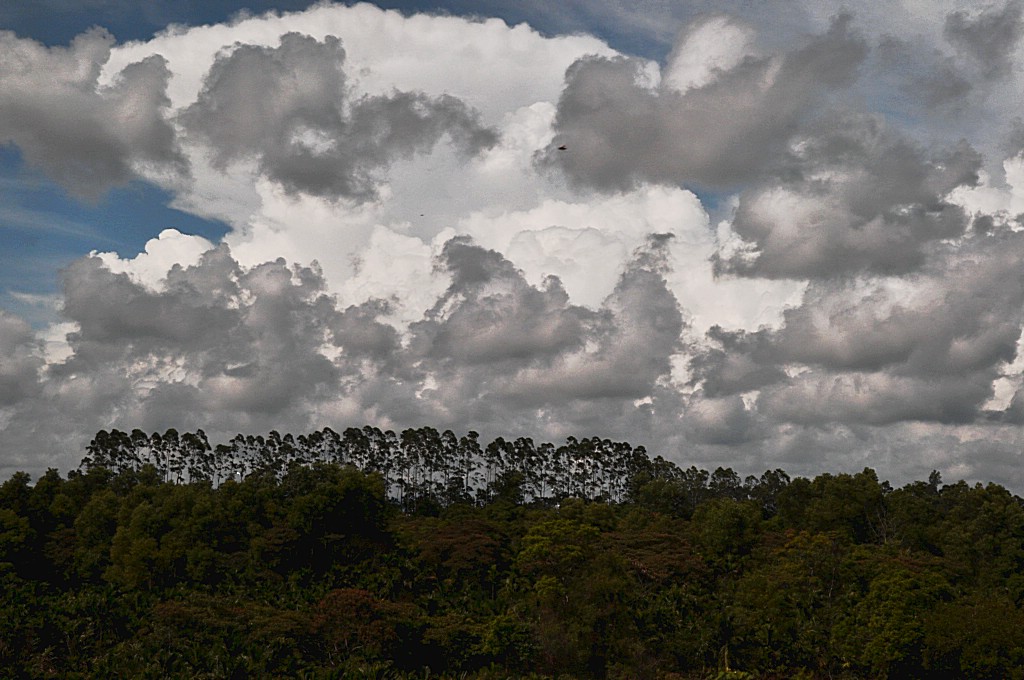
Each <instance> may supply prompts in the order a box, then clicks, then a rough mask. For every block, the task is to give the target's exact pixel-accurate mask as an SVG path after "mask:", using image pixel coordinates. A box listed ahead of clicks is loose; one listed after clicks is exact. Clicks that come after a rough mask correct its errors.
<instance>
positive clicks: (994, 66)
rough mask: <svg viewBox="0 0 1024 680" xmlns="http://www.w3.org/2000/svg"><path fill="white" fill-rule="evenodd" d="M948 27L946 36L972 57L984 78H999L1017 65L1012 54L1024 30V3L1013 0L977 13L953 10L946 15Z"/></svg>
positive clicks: (946, 25)
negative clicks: (999, 7)
mask: <svg viewBox="0 0 1024 680" xmlns="http://www.w3.org/2000/svg"><path fill="white" fill-rule="evenodd" d="M944 29H945V30H944V35H945V37H946V40H948V41H949V42H950V43H951V44H952V45H953V46H954V47H956V48H957V49H958V50H959V51H961V52H963V53H964V54H965V55H967V56H969V57H970V58H972V59H973V60H974V61H975V62H976V64H977V66H978V68H979V70H980V71H981V74H982V76H983V77H984V78H986V79H992V78H999V77H1002V76H1004V75H1006V74H1007V73H1008V72H1009V71H1010V69H1011V68H1012V66H1013V62H1012V60H1011V56H1012V54H1013V51H1014V50H1015V49H1016V47H1017V44H1018V43H1019V42H1020V37H1021V34H1022V33H1024V4H1022V3H1021V2H1017V1H1013V2H1009V3H1007V4H1006V5H1005V6H1004V7H1003V8H1002V9H996V8H993V7H988V8H986V9H984V10H983V11H981V12H980V13H977V14H975V15H973V16H972V14H969V13H968V12H963V11H959V12H953V13H951V14H950V15H949V16H947V17H946V24H945V27H944Z"/></svg>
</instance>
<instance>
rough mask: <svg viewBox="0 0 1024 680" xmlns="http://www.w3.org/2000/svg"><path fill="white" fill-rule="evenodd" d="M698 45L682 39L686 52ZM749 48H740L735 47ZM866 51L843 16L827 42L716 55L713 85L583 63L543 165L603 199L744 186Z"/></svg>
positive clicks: (641, 67)
mask: <svg viewBox="0 0 1024 680" xmlns="http://www.w3.org/2000/svg"><path fill="white" fill-rule="evenodd" d="M701 37H702V36H701V33H700V31H696V32H695V34H684V35H683V36H682V38H683V40H684V43H683V45H682V46H681V47H680V48H678V49H679V51H680V52H682V53H686V52H688V51H689V50H688V49H687V46H686V43H685V41H687V40H699V39H701ZM743 47H744V44H743V43H742V41H741V42H740V43H739V44H738V45H737V48H738V49H743ZM866 50H867V48H866V46H865V44H864V42H863V40H862V39H861V38H859V37H858V36H857V35H856V34H855V33H854V32H853V31H852V29H851V27H850V17H848V16H842V17H839V18H837V19H836V20H835V22H833V24H832V26H831V27H830V28H829V30H828V31H827V32H826V33H825V34H824V35H821V36H817V37H816V38H814V39H813V40H811V41H809V42H808V43H807V44H806V45H803V46H801V47H799V48H797V49H794V50H792V51H790V52H787V53H784V54H779V55H773V56H768V57H761V58H756V57H752V56H741V57H740V58H739V59H738V60H737V59H735V58H729V57H728V55H727V56H725V57H723V56H722V55H719V54H713V55H712V59H713V60H714V61H712V62H711V63H710V64H709V68H708V74H709V75H710V80H708V81H707V82H704V83H702V84H701V85H700V86H699V87H690V88H689V89H687V90H685V91H680V90H678V89H676V87H678V86H679V83H678V82H677V79H676V78H673V77H670V78H668V79H664V78H662V79H661V82H660V84H658V83H653V82H651V80H652V79H651V78H650V77H649V76H648V75H647V73H646V72H645V63H644V62H642V61H640V60H637V59H630V58H626V57H616V58H610V59H609V58H602V57H588V58H584V59H582V60H580V61H578V62H577V63H575V64H574V65H573V66H572V67H571V68H570V69H569V71H568V72H567V73H566V85H565V89H564V90H563V92H562V96H561V98H560V99H559V102H558V114H557V117H556V119H555V125H554V130H555V138H554V143H553V145H554V150H550V149H549V150H546V151H545V152H543V153H542V154H541V155H540V157H539V162H540V163H541V164H543V165H549V166H554V167H558V168H560V169H561V170H562V171H563V172H565V174H566V176H567V177H568V178H569V180H570V181H571V182H573V183H574V184H575V185H578V186H585V187H593V188H596V189H599V190H602V191H625V190H628V189H631V188H633V187H635V186H637V185H638V184H639V183H642V182H656V183H665V184H672V185H679V186H697V187H709V188H716V189H718V188H731V187H736V186H739V185H741V184H742V183H743V182H745V181H750V180H752V179H754V178H756V177H757V176H758V174H759V173H760V172H761V171H762V170H763V169H764V168H765V166H766V165H768V164H770V163H772V162H773V161H774V160H775V159H776V157H777V156H778V154H780V153H781V152H782V151H783V150H784V149H785V146H786V143H787V141H788V139H789V137H790V136H791V135H792V134H793V133H794V132H796V130H797V129H798V127H799V124H800V121H801V119H802V118H803V117H804V116H805V115H806V113H807V110H808V109H809V108H811V107H813V105H814V104H815V103H816V102H817V101H818V100H819V99H820V98H822V97H823V96H824V95H825V94H826V93H827V92H829V91H830V90H834V89H836V88H841V87H843V86H845V85H849V84H850V83H851V82H852V80H853V78H854V77H855V75H856V73H857V68H858V66H859V64H860V63H861V61H862V60H863V59H864V56H865V54H866ZM741 54H742V53H741ZM720 64H721V65H722V66H728V68H723V67H722V66H720ZM671 75H673V72H670V76H671ZM709 75H705V76H704V78H705V79H707V78H708V77H709ZM698 82H699V81H698ZM561 146H565V147H566V149H565V153H559V147H561Z"/></svg>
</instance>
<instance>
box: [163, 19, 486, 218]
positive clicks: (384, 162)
mask: <svg viewBox="0 0 1024 680" xmlns="http://www.w3.org/2000/svg"><path fill="white" fill-rule="evenodd" d="M344 61H345V50H344V49H343V47H342V45H341V41H340V40H338V39H337V38H335V37H332V36H328V37H327V38H325V39H324V41H323V42H319V41H317V40H316V39H314V38H311V37H309V36H304V35H300V34H297V33H288V34H286V35H284V36H282V37H281V45H280V46H279V47H276V48H269V47H260V46H254V45H239V46H236V47H235V48H234V49H233V50H232V51H231V52H230V53H228V54H226V55H221V56H220V57H218V58H217V60H216V61H215V62H214V64H213V66H212V68H211V69H210V72H209V73H208V74H207V77H206V79H205V81H204V85H203V89H202V91H201V92H200V94H199V98H198V100H197V101H196V102H195V103H194V104H193V105H192V106H190V107H189V108H188V109H186V110H185V111H184V112H183V113H182V114H181V115H180V116H179V121H180V122H181V123H182V125H183V126H184V127H185V129H186V130H187V132H188V134H190V135H192V136H194V137H196V138H198V139H202V140H203V141H204V142H205V143H207V144H208V145H209V146H210V147H211V148H213V149H214V152H215V161H216V163H217V164H218V165H219V166H220V167H221V168H226V166H227V165H228V164H229V163H231V162H233V161H236V160H245V159H255V160H256V161H257V162H258V164H259V167H260V170H261V171H262V172H263V173H265V174H266V176H267V177H269V178H270V179H272V180H274V181H275V182H278V183H279V184H280V185H281V186H282V187H284V188H285V189H286V190H287V191H289V192H292V193H297V192H303V193H307V194H311V195H315V196H322V197H330V198H350V199H357V200H364V199H370V198H373V197H375V196H376V185H377V183H378V182H379V180H380V177H379V174H380V173H381V172H382V171H383V170H385V169H386V168H387V167H388V166H389V165H390V163H391V162H392V161H393V160H395V159H397V158H408V157H411V156H413V155H414V154H417V153H426V152H429V151H430V150H431V149H432V148H433V147H434V145H435V144H437V143H438V142H439V141H440V140H441V139H442V138H443V137H446V136H447V137H448V138H450V140H451V141H452V143H453V144H454V145H455V146H456V148H458V149H460V150H461V151H462V152H464V153H465V154H467V155H474V154H476V153H479V152H480V151H482V150H483V149H486V148H489V147H490V146H492V145H493V144H494V143H495V142H496V141H497V133H496V132H495V131H493V130H492V129H490V128H487V127H485V126H484V125H483V124H482V123H481V122H480V120H479V115H478V113H477V112H476V111H474V110H473V109H471V108H470V107H468V106H466V104H465V103H463V102H462V101H461V100H459V99H457V98H456V97H452V96H449V95H442V96H439V97H429V96H427V95H425V94H423V93H416V92H397V91H396V92H393V93H391V94H388V95H376V96H363V97H359V98H356V99H352V98H351V97H350V93H349V90H348V87H347V84H346V76H345V72H344V69H343V66H344Z"/></svg>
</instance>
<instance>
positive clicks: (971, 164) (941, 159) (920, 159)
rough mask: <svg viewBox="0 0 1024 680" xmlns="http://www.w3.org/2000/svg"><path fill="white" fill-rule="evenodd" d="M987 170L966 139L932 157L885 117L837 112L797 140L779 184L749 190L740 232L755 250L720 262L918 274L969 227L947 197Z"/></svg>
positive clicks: (777, 270)
mask: <svg viewBox="0 0 1024 680" xmlns="http://www.w3.org/2000/svg"><path fill="white" fill-rule="evenodd" d="M980 166H981V156H980V155H979V154H978V153H977V152H976V151H974V150H973V149H972V148H971V147H970V146H969V145H967V144H966V143H965V142H961V143H960V144H958V145H956V146H954V147H953V148H952V149H949V150H948V151H945V152H943V153H940V154H937V155H934V156H930V155H928V154H927V153H926V152H925V151H924V150H923V149H921V148H920V147H919V146H918V145H917V144H915V143H913V142H912V141H910V140H909V139H907V138H905V137H904V136H902V135H901V134H900V133H899V132H897V131H896V130H893V129H892V128H890V127H889V126H888V125H886V124H885V122H884V121H883V120H882V119H881V118H879V117H877V116H872V115H863V114H849V113H846V114H840V113H836V114H833V115H832V116H829V117H827V118H825V119H823V120H821V121H820V122H818V123H816V124H815V125H814V126H812V127H810V128H808V129H807V130H806V131H804V132H802V133H801V134H800V135H798V136H796V137H794V139H793V141H792V145H791V147H790V150H789V152H788V154H787V159H786V165H785V167H784V169H783V170H782V171H780V173H779V176H778V178H777V179H775V180H773V181H769V182H766V183H764V184H762V185H759V186H757V187H755V188H751V189H748V190H746V191H744V192H743V193H742V194H741V196H740V203H739V207H738V208H737V211H736V214H735V217H734V220H733V225H732V226H733V229H734V230H735V231H736V233H738V234H739V235H740V236H741V237H742V238H743V239H744V240H745V241H746V242H747V243H748V244H749V245H751V246H753V247H754V251H753V253H743V254H741V255H740V256H739V257H734V258H732V259H728V258H727V259H725V260H723V261H720V262H719V263H718V264H719V266H721V267H722V268H723V269H725V270H731V271H734V272H738V273H741V274H749V275H757V276H765V277H770V278H829V277H835V276H846V275H849V274H851V273H857V272H864V271H870V272H874V273H880V274H897V273H905V272H910V271H913V270H915V269H917V268H919V267H920V266H921V265H922V264H923V263H924V261H925V250H924V249H925V247H926V246H927V244H928V243H929V242H934V241H937V240H940V239H946V238H952V237H956V236H959V235H961V234H962V233H963V232H964V230H965V229H966V227H967V225H968V216H967V215H966V214H965V213H964V212H963V210H962V209H961V208H960V207H959V206H956V205H953V204H951V203H949V202H947V201H946V199H945V197H946V196H947V194H948V193H949V192H950V191H952V190H953V189H954V188H956V187H958V186H964V185H967V186H972V185H974V184H975V183H977V181H978V171H979V169H980ZM751 254H753V257H751Z"/></svg>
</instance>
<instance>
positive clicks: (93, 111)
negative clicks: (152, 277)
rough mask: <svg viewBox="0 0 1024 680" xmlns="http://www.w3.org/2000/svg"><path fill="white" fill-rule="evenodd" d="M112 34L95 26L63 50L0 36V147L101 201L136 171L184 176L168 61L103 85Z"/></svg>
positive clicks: (132, 68) (141, 65) (139, 65)
mask: <svg viewBox="0 0 1024 680" xmlns="http://www.w3.org/2000/svg"><path fill="white" fill-rule="evenodd" d="M113 42H114V39H113V37H112V36H111V35H110V34H109V33H107V32H106V31H104V30H102V29H94V30H91V31H89V32H87V33H83V34H82V35H80V36H78V37H77V38H75V40H74V41H73V42H72V43H71V44H70V45H69V46H68V47H45V46H43V45H41V44H39V43H37V42H35V41H33V40H28V39H24V38H18V37H17V36H16V35H14V34H13V33H10V32H7V31H3V32H0V52H3V53H4V55H5V57H4V59H3V61H2V62H0V142H4V143H13V144H15V145H17V147H18V149H19V150H20V151H21V153H22V155H23V156H24V157H25V159H26V160H27V161H28V162H29V163H30V164H31V165H34V166H36V167H38V168H40V169H42V170H43V171H44V172H45V173H47V174H48V175H49V176H50V177H52V178H54V179H55V180H57V181H58V182H60V183H62V184H64V185H65V186H66V187H67V188H68V189H70V190H71V191H72V192H73V193H75V194H76V195H78V196H81V197H84V198H88V199H93V200H95V199H98V198H99V197H100V196H101V195H102V194H103V193H104V192H106V191H107V190H108V189H110V188H112V187H115V186H119V185H123V184H126V183H127V182H128V181H130V180H131V179H133V178H135V177H136V176H137V173H138V172H139V171H140V170H143V169H148V170H157V171H162V172H167V171H171V172H175V173H178V172H181V171H182V170H183V169H184V165H185V159H184V156H183V155H182V154H181V152H180V150H179V149H178V146H177V140H176V139H175V135H174V130H173V128H172V126H171V125H170V123H169V122H168V121H167V120H166V118H165V109H166V107H167V105H168V104H169V101H168V99H167V96H166V94H165V90H166V87H167V81H168V78H169V77H170V73H169V71H168V69H167V63H166V60H165V59H163V58H161V57H159V56H151V57H148V58H146V59H144V60H142V61H139V62H136V63H132V64H129V65H127V66H126V67H125V68H124V69H123V70H122V71H121V72H120V73H119V74H118V76H117V78H116V79H115V80H114V81H113V82H112V83H110V84H109V85H105V86H102V87H101V86H100V85H99V76H100V70H101V68H102V67H103V64H104V63H105V62H106V61H107V59H108V58H109V56H110V51H111V47H112V45H113Z"/></svg>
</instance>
